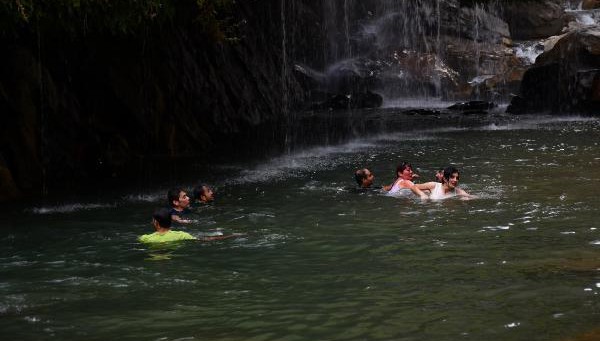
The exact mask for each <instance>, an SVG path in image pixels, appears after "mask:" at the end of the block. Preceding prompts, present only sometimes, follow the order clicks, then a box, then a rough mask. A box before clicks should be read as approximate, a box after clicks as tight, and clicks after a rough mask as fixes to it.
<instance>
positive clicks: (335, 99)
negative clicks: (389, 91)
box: [312, 91, 383, 110]
mask: <svg viewBox="0 0 600 341" xmlns="http://www.w3.org/2000/svg"><path fill="white" fill-rule="evenodd" d="M382 103H383V97H381V95H379V94H376V93H373V92H370V91H366V92H364V93H351V94H329V95H328V97H327V99H326V100H324V101H322V102H319V103H316V104H314V105H313V106H312V108H313V109H333V110H340V109H363V108H378V107H380V106H381V104H382Z"/></svg>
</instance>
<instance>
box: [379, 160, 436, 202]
mask: <svg viewBox="0 0 600 341" xmlns="http://www.w3.org/2000/svg"><path fill="white" fill-rule="evenodd" d="M415 175H416V174H414V173H413V168H412V165H411V164H410V163H408V162H402V163H400V165H398V167H397V168H396V180H394V183H393V184H391V185H390V186H385V187H384V190H386V191H387V194H388V195H399V194H401V193H403V192H404V193H414V194H416V195H418V196H419V197H420V198H421V199H427V194H425V193H423V191H422V190H421V189H420V188H418V187H417V186H415V184H414V183H413V182H412V180H413V178H414V177H415Z"/></svg>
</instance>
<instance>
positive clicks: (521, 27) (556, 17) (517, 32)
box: [504, 0, 566, 40]
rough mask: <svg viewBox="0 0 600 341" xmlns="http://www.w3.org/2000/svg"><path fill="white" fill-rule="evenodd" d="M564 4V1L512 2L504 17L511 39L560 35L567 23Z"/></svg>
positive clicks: (507, 7)
mask: <svg viewBox="0 0 600 341" xmlns="http://www.w3.org/2000/svg"><path fill="white" fill-rule="evenodd" d="M563 3H564V1H562V0H543V1H512V2H510V4H508V5H507V6H506V9H505V15H504V16H505V18H506V21H507V22H508V25H509V27H510V33H511V37H512V38H513V39H517V40H530V39H540V38H547V37H550V36H553V35H557V34H560V32H561V30H562V28H563V27H564V25H565V21H566V17H565V11H564V9H563Z"/></svg>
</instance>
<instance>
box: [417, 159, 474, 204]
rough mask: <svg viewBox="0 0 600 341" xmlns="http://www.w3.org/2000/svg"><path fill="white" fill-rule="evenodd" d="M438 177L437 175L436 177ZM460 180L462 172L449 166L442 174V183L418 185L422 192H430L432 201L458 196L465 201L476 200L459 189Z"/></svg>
mask: <svg viewBox="0 0 600 341" xmlns="http://www.w3.org/2000/svg"><path fill="white" fill-rule="evenodd" d="M436 177H437V175H436ZM459 178H460V172H459V171H458V169H456V168H455V167H452V166H449V167H446V168H444V172H443V174H442V182H441V183H440V182H436V181H431V182H426V183H424V184H418V185H416V186H417V187H418V188H419V189H421V190H429V191H430V192H431V194H430V195H429V198H430V199H446V198H450V197H454V196H458V197H461V198H465V199H474V198H476V196H474V195H471V194H469V193H467V192H466V191H464V190H463V189H461V188H459V187H458V180H459Z"/></svg>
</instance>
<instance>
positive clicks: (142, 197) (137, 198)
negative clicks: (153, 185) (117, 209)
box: [123, 190, 167, 202]
mask: <svg viewBox="0 0 600 341" xmlns="http://www.w3.org/2000/svg"><path fill="white" fill-rule="evenodd" d="M166 192H167V191H166V190H164V191H160V192H155V193H139V194H129V195H126V196H124V197H123V200H124V201H127V202H159V201H164V200H165V197H166V194H165V193H166Z"/></svg>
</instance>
